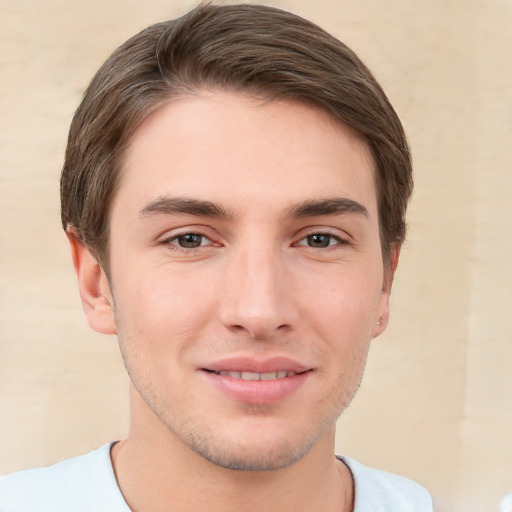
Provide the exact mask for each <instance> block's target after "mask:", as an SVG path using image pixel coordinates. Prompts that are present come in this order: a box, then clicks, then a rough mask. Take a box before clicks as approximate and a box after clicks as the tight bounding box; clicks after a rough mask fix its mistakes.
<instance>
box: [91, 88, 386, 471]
mask: <svg viewBox="0 0 512 512" xmlns="http://www.w3.org/2000/svg"><path fill="white" fill-rule="evenodd" d="M122 176H123V177H122V181H121V184H120V188H119V191H118V193H117V195H116V198H115V200H114V202H113V204H112V209H111V246H110V251H111V252H110V254H111V260H110V269H111V291H112V300H111V304H112V305H113V307H112V310H113V311H115V320H114V319H112V327H111V329H112V330H114V329H115V330H116V331H117V333H118V338H119V343H120V346H121V351H122V354H123V357H124V360H125V364H126V367H127V369H128V372H129V374H130V377H131V379H132V382H133V386H134V389H135V392H134V393H135V395H136V398H137V399H136V400H135V402H136V404H137V405H135V406H134V407H133V409H132V415H136V416H137V421H138V423H139V424H142V425H146V427H145V428H147V429H149V430H151V429H152V428H153V429H154V425H155V418H156V419H157V422H156V423H157V424H158V425H160V426H161V425H164V426H165V432H166V434H167V435H168V436H170V437H171V438H173V439H175V440H177V441H179V442H180V443H184V445H185V446H186V447H188V448H189V449H192V450H193V451H194V452H196V453H198V454H200V455H201V456H202V457H204V458H206V459H207V460H209V461H211V462H213V463H215V464H217V465H220V466H223V467H227V468H236V469H253V470H254V469H256V470H263V469H276V468H280V467H285V466H287V465H289V464H291V463H293V462H294V461H296V460H299V459H300V458H301V457H303V456H304V455H305V454H307V453H308V452H309V451H310V450H311V449H313V448H314V447H315V446H317V445H318V443H319V442H320V440H322V439H325V438H326V437H327V436H329V437H332V436H333V426H334V424H335V421H336V419H337V417H338V416H339V415H340V414H341V412H342V411H343V410H344V409H345V407H346V406H347V405H348V404H349V402H350V400H351V399H352V397H353V395H354V393H355V392H356V390H357V387H358V385H359V382H360V379H361V376H362V372H363V367H364V365H365V361H366V356H367V351H368V348H369V343H370V340H371V339H372V338H373V337H375V336H377V335H378V334H379V333H380V332H381V331H382V330H383V329H384V326H385V324H386V321H387V314H388V290H386V289H385V288H384V285H383V283H384V275H383V264H382V256H381V247H380V242H379V227H378V218H377V198H376V191H375V185H374V165H373V161H372V158H371V156H370V153H369V150H368V148H367V147H366V146H365V144H364V143H362V142H361V141H359V140H358V139H356V138H355V137H353V136H352V135H351V134H350V133H349V132H348V131H347V130H345V129H344V128H343V127H342V126H340V125H339V124H337V123H335V122H334V121H332V120H331V119H330V118H329V117H328V116H327V115H326V114H324V113H322V112H320V111H318V110H316V109H313V108H311V107H308V106H304V105H299V104H294V103H289V102H284V101H283V102H270V103H269V102H262V101H258V100H255V99H251V98H249V97H246V96H244V95H238V94H234V93H221V92H217V93H211V92H209V93H207V92H204V93H201V94H198V95H195V96H190V97H189V96H187V97H182V98H178V99H173V100H172V101H170V102H169V103H168V104H166V105H165V106H163V107H161V108H160V109H159V110H157V111H156V112H154V113H153V114H152V115H151V116H150V117H149V118H147V119H146V120H145V122H144V123H143V124H142V125H141V126H140V128H139V129H138V130H137V131H136V133H135V134H134V137H133V139H132V142H131V145H130V148H129V151H128V154H127V159H126V163H125V167H124V169H123V175H122ZM92 315H93V314H92ZM89 316H90V317H91V314H90V315H89ZM112 317H113V315H112ZM90 320H91V318H90ZM106 322H107V324H108V320H107V321H106ZM114 322H115V325H114ZM91 323H92V324H94V320H93V321H92V322H91ZM96 328H98V327H96ZM99 330H103V331H106V330H108V329H107V328H106V327H105V324H103V326H102V327H99ZM152 425H153V426H152Z"/></svg>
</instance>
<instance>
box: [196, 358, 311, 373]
mask: <svg viewBox="0 0 512 512" xmlns="http://www.w3.org/2000/svg"><path fill="white" fill-rule="evenodd" d="M200 369H201V370H207V371H212V372H221V371H228V372H255V373H269V372H277V371H281V370H286V371H288V372H295V373H303V372H306V371H308V370H311V369H312V368H311V367H310V366H306V365H304V364H302V363H299V362H298V361H295V360H294V359H291V358H289V357H281V356H275V357H270V358H268V357H267V358H265V359H257V358H254V357H228V358H225V359H219V360H218V361H214V362H211V363H207V364H205V365H204V366H202V367H201V368H200Z"/></svg>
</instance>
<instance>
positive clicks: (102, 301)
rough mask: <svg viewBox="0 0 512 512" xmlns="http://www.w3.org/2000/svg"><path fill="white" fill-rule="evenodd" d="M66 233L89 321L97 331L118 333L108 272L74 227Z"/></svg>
mask: <svg viewBox="0 0 512 512" xmlns="http://www.w3.org/2000/svg"><path fill="white" fill-rule="evenodd" d="M66 234H67V237H68V240H69V245H70V248H71V256H72V258H73V266H74V268H75V272H76V275H77V278H78V288H79V290H80V298H81V299H82V305H83V308H84V311H85V316H86V317H87V321H88V322H89V325H90V326H91V327H92V328H93V329H94V330H95V331H98V332H100V333H102V334H116V332H117V329H116V324H115V316H114V302H113V298H112V294H111V292H110V287H109V283H108V279H107V277H106V275H105V272H104V271H103V269H102V268H101V266H100V264H99V263H98V262H97V260H96V258H94V256H93V255H92V254H91V252H90V251H89V249H88V248H87V247H86V245H85V244H84V243H83V242H82V241H81V240H80V239H79V238H78V236H77V235H76V233H75V232H74V231H73V230H72V229H68V230H67V232H66Z"/></svg>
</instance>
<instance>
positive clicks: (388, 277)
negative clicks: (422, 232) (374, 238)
mask: <svg viewBox="0 0 512 512" xmlns="http://www.w3.org/2000/svg"><path fill="white" fill-rule="evenodd" d="M401 248H402V246H401V244H398V243H396V244H392V245H391V247H390V253H389V265H388V266H387V268H385V269H384V282H383V284H382V292H381V296H380V299H379V305H378V307H377V318H376V319H375V326H374V327H373V330H372V338H376V337H377V336H379V335H380V334H382V333H383V332H384V331H385V330H386V327H387V326H388V323H389V298H390V296H391V286H392V284H393V278H394V276H395V271H396V267H397V266H398V260H399V258H400V249H401Z"/></svg>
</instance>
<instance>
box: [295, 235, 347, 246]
mask: <svg viewBox="0 0 512 512" xmlns="http://www.w3.org/2000/svg"><path fill="white" fill-rule="evenodd" d="M315 236H317V237H328V238H329V243H328V245H326V246H325V247H314V246H311V245H307V241H308V239H310V238H311V237H315ZM333 240H334V242H335V243H331V242H332V241H333ZM304 241H306V243H301V242H304ZM348 243H349V242H348V241H347V240H346V239H344V238H341V237H340V236H339V235H335V234H333V233H329V232H324V231H312V232H310V233H308V234H306V235H305V236H303V237H302V238H301V239H300V240H299V242H297V243H296V244H295V245H299V246H306V247H309V248H311V249H317V250H320V251H321V250H324V249H329V248H333V247H335V246H340V245H348Z"/></svg>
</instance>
